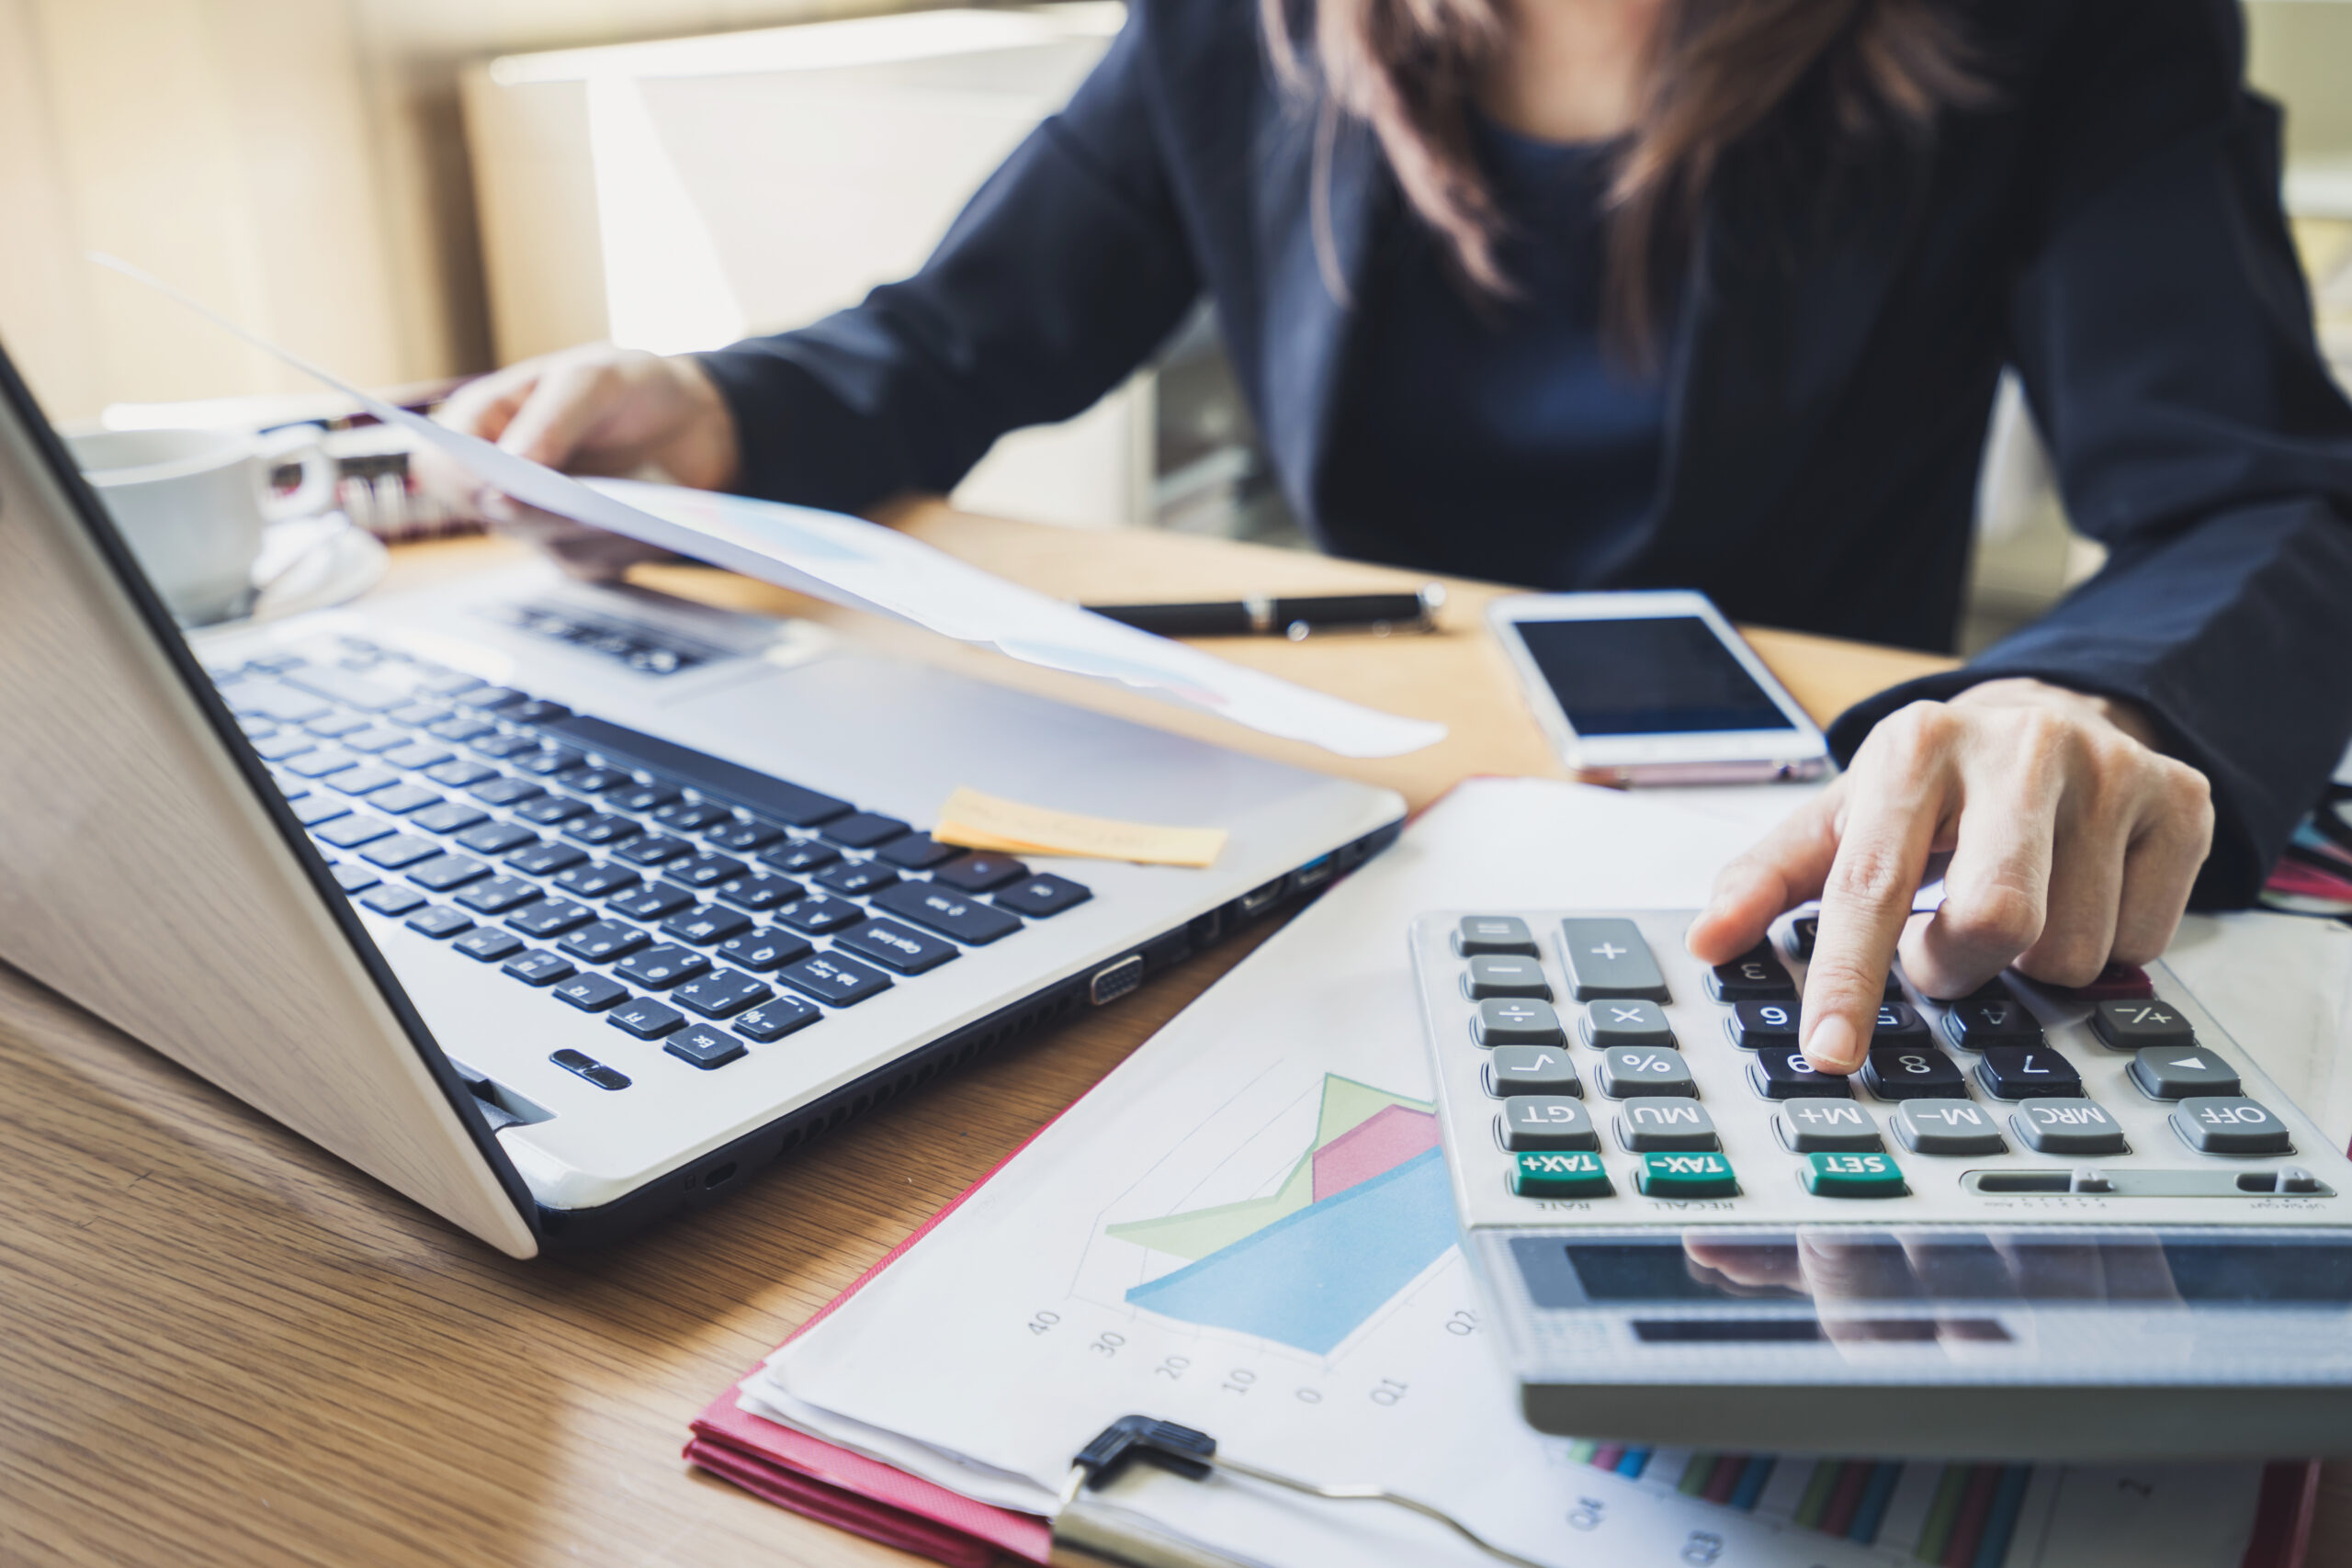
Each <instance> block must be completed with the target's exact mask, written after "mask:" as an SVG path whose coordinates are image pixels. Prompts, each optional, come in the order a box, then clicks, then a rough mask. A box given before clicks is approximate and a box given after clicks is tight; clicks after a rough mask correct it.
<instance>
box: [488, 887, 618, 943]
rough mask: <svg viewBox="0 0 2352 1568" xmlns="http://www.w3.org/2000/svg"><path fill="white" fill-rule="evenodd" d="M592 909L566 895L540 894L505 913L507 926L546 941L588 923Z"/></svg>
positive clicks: (530, 936) (593, 918)
mask: <svg viewBox="0 0 2352 1568" xmlns="http://www.w3.org/2000/svg"><path fill="white" fill-rule="evenodd" d="M595 919H596V911H595V910H594V909H591V908H588V906H587V905H585V904H575V903H573V902H572V901H571V899H569V898H542V899H540V900H539V901H538V902H537V903H536V904H526V905H525V906H524V907H523V908H519V909H517V910H515V912H514V913H513V914H511V915H509V916H507V917H506V924H507V926H508V928H509V929H510V930H513V931H520V932H522V933H523V934H524V935H525V936H526V937H529V938H530V939H531V940H532V941H534V942H548V941H550V940H552V939H553V938H556V937H560V936H561V935H563V933H564V932H566V931H578V930H579V929H580V928H581V927H582V926H585V925H588V924H591V923H592V922H594V920H595Z"/></svg>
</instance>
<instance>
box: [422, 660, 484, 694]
mask: <svg viewBox="0 0 2352 1568" xmlns="http://www.w3.org/2000/svg"><path fill="white" fill-rule="evenodd" d="M481 683H482V682H481V681H480V680H479V679H477V678H476V677H474V676H471V675H469V674H467V673H466V672H465V671H462V670H447V669H443V668H441V667H439V666H437V665H427V666H425V675H424V679H423V680H421V681H419V682H417V683H416V689H417V690H418V691H420V692H424V693H428V694H431V695H433V696H436V697H454V696H456V695H457V694H458V693H459V692H470V691H472V690H473V689H474V688H475V687H476V686H479V685H481Z"/></svg>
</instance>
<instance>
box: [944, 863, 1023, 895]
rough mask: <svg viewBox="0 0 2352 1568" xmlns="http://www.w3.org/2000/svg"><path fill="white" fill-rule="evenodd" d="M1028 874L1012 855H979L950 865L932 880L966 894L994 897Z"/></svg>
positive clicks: (946, 865) (945, 866)
mask: <svg viewBox="0 0 2352 1568" xmlns="http://www.w3.org/2000/svg"><path fill="white" fill-rule="evenodd" d="M1028 874H1029V868H1028V867H1027V866H1025V865H1023V864H1022V863H1020V862H1019V861H1017V860H1014V859H1013V858H1012V856H1011V855H991V854H976V855H966V856H964V857H963V858H962V859H960V860H952V861H949V862H948V863H946V864H945V865H943V866H941V867H940V868H939V869H938V870H937V871H934V872H933V873H932V874H931V879H932V880H933V882H944V883H945V884H947V885H948V886H950V887H960V888H962V889H963V890H964V891H965V892H967V893H991V892H994V891H995V890H996V889H997V888H1000V887H1002V886H1005V885H1006V884H1007V883H1012V882H1018V881H1020V880H1021V879H1022V878H1023V877H1024V876H1026V875H1028Z"/></svg>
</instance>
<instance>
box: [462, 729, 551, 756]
mask: <svg viewBox="0 0 2352 1568" xmlns="http://www.w3.org/2000/svg"><path fill="white" fill-rule="evenodd" d="M466 744H467V745H469V746H470V747H472V748H473V749H474V750H476V751H477V752H479V753H481V755H482V756H485V757H488V758H490V759H492V761H500V762H503V761H510V760H512V759H514V758H515V757H518V756H521V755H523V754H524V753H525V752H527V751H537V750H538V749H539V743H538V741H537V739H534V738H533V737H531V736H528V735H510V734H506V733H504V732H503V731H502V732H500V733H497V734H492V735H484V736H481V737H480V738H478V739H473V740H469V741H468V742H467V743H466Z"/></svg>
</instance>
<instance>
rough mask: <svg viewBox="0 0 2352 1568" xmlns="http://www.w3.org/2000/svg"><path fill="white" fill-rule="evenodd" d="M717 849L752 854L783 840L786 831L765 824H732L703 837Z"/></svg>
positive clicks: (715, 829) (713, 830)
mask: <svg viewBox="0 0 2352 1568" xmlns="http://www.w3.org/2000/svg"><path fill="white" fill-rule="evenodd" d="M703 837H704V838H706V839H707V840H710V842H711V843H712V844H713V845H714V846H716V847H717V848H719V849H722V850H733V851H735V852H737V853H739V854H750V853H752V852H755V851H758V850H763V849H766V848H767V847H768V846H769V845H770V844H774V843H778V842H781V841H782V840H783V838H784V829H781V828H772V827H770V826H768V824H766V823H765V822H732V823H729V824H727V825H725V826H723V827H718V828H714V829H711V830H710V831H709V832H707V833H705V834H704V835H703Z"/></svg>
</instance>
